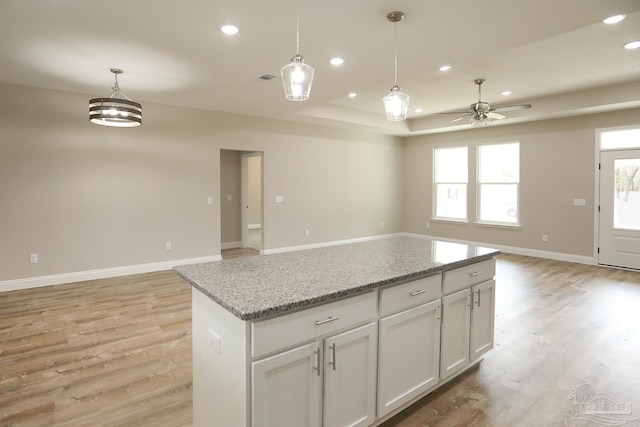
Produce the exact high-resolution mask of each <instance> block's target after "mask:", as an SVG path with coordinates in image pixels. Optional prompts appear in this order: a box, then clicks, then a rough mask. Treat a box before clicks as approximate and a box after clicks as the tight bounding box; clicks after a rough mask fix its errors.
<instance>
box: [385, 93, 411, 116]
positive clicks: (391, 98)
mask: <svg viewBox="0 0 640 427" xmlns="http://www.w3.org/2000/svg"><path fill="white" fill-rule="evenodd" d="M382 101H383V102H384V109H385V111H386V112H387V120H391V121H394V122H397V121H402V120H405V119H406V118H407V111H408V110H409V95H407V94H406V93H403V92H400V87H399V86H398V85H394V86H393V87H392V88H391V92H389V94H387V96H385V97H384V98H382Z"/></svg>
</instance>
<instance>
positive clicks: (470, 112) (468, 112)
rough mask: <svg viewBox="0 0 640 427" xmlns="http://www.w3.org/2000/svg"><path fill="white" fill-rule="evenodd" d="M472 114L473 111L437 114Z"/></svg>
mask: <svg viewBox="0 0 640 427" xmlns="http://www.w3.org/2000/svg"><path fill="white" fill-rule="evenodd" d="M472 113H473V111H469V110H466V111H447V112H444V113H436V114H472Z"/></svg>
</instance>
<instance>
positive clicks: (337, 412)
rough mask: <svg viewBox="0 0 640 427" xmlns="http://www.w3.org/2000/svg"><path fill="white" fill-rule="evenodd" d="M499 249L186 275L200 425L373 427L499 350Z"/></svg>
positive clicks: (399, 242) (385, 243)
mask: <svg viewBox="0 0 640 427" xmlns="http://www.w3.org/2000/svg"><path fill="white" fill-rule="evenodd" d="M498 253H499V252H498V251H497V250H494V249H490V248H482V247H476V246H469V245H461V244H456V243H450V242H442V241H435V240H428V239H424V238H418V237H410V236H393V237H387V238H381V239H377V240H370V241H365V242H360V243H352V244H345V245H337V246H331V247H324V248H317V249H308V250H302V251H296V252H288V253H281V254H274V255H267V256H258V257H247V258H237V259H232V260H226V261H221V262H213V263H204V264H196V265H189V266H181V267H176V268H175V269H174V270H175V272H176V273H178V274H179V275H180V276H182V277H183V278H184V279H186V280H187V281H188V282H189V283H190V284H191V285H192V286H193V288H192V311H193V317H192V323H193V407H194V426H213V425H215V426H218V425H220V426H234V427H235V426H238V427H243V426H244V427H249V426H251V427H260V426H278V427H284V426H295V427H300V426H307V425H308V426H318V427H319V426H344V425H353V426H371V425H378V424H379V423H381V422H383V421H384V420H386V419H388V418H389V417H391V416H393V415H395V414H396V413H398V412H399V411H401V410H402V409H404V408H406V407H407V406H410V405H411V404H412V403H414V402H415V401H417V400H418V399H420V398H421V397H423V396H424V395H426V394H428V393H429V392H431V391H432V390H434V389H435V388H437V387H438V386H440V385H442V384H444V383H445V382H446V381H448V380H450V379H451V378H453V377H455V376H456V375H458V374H459V373H461V372H463V371H465V370H466V369H468V368H469V367H471V366H474V365H475V364H477V363H478V362H479V361H480V359H481V355H482V354H484V352H486V351H487V350H489V349H490V348H492V346H493V318H494V306H495V304H494V301H495V292H494V291H495V281H494V274H495V259H494V257H495V256H496V255H497V254H498Z"/></svg>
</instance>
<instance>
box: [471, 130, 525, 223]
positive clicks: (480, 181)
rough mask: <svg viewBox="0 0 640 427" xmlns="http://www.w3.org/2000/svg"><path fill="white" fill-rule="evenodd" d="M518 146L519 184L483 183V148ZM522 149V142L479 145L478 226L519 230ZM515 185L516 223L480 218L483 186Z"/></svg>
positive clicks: (477, 179) (477, 170)
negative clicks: (481, 175)
mask: <svg viewBox="0 0 640 427" xmlns="http://www.w3.org/2000/svg"><path fill="white" fill-rule="evenodd" d="M512 144H517V145H518V181H517V182H483V181H482V180H481V177H480V173H481V168H480V162H481V158H480V149H481V147H486V146H498V145H512ZM521 147H522V145H521V144H520V141H504V142H486V143H482V144H478V145H477V146H476V224H479V225H491V226H499V227H508V228H519V227H520V223H521V219H522V217H521V215H520V212H521V211H520V171H521V169H522V168H521V165H522V155H521ZM504 184H509V185H515V186H516V198H517V200H516V221H515V222H506V221H492V220H486V219H482V218H481V217H480V212H481V207H482V186H483V185H504Z"/></svg>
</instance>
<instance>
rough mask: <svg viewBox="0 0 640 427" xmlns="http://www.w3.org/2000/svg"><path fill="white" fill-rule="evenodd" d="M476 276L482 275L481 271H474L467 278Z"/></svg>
mask: <svg viewBox="0 0 640 427" xmlns="http://www.w3.org/2000/svg"><path fill="white" fill-rule="evenodd" d="M478 274H482V271H474V272H473V273H469V276H477V275H478Z"/></svg>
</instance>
